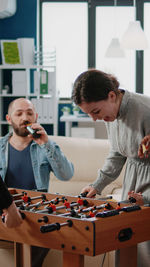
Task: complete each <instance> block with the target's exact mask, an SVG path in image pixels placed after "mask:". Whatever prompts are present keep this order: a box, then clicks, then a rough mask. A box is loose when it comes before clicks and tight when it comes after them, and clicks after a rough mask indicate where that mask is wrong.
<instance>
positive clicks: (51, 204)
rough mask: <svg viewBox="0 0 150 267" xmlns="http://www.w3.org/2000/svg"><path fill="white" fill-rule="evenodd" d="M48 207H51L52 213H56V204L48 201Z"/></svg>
mask: <svg viewBox="0 0 150 267" xmlns="http://www.w3.org/2000/svg"><path fill="white" fill-rule="evenodd" d="M49 208H51V209H52V213H56V205H55V204H53V203H50V205H49Z"/></svg>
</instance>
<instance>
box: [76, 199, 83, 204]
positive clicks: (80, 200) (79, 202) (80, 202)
mask: <svg viewBox="0 0 150 267" xmlns="http://www.w3.org/2000/svg"><path fill="white" fill-rule="evenodd" d="M77 203H78V204H79V205H80V206H83V199H81V198H80V197H78V200H77Z"/></svg>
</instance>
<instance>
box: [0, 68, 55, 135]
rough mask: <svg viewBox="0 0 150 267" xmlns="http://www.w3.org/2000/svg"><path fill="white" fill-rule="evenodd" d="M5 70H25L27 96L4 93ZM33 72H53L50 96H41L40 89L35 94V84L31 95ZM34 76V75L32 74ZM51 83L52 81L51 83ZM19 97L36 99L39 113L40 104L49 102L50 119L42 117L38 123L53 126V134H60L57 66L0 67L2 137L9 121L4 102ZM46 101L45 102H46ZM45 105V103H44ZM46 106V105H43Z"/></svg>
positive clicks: (0, 129) (0, 125) (0, 131)
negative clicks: (5, 115) (3, 129)
mask: <svg viewBox="0 0 150 267" xmlns="http://www.w3.org/2000/svg"><path fill="white" fill-rule="evenodd" d="M4 70H11V71H14V70H24V71H25V73H26V92H25V94H13V91H12V93H5V94H3V93H2V88H3V86H4V84H3V71H4ZM31 70H36V71H39V72H40V70H48V71H50V72H53V75H54V76H53V79H54V80H53V87H51V89H50V93H48V94H40V88H39V92H36V93H35V87H34V84H33V91H34V92H33V93H31V84H30V81H31ZM32 75H33V74H32ZM49 83H51V81H49ZM19 97H25V98H28V99H30V100H31V101H34V99H37V105H36V111H37V112H38V113H39V110H38V107H39V102H40V101H42V100H41V99H43V101H47V106H49V108H50V113H51V114H50V117H49V118H48V119H47V118H45V119H43V118H42V117H41V118H39V119H38V122H39V123H40V124H43V125H44V124H47V125H53V134H54V135H57V134H58V93H57V90H56V66H44V65H30V66H25V65H8V66H7V65H0V136H1V135H2V127H3V125H7V124H8V123H7V121H6V120H5V119H4V109H3V107H4V101H6V98H9V99H10V98H19ZM44 99H45V100H44ZM43 104H44V102H43ZM43 106H44V105H43Z"/></svg>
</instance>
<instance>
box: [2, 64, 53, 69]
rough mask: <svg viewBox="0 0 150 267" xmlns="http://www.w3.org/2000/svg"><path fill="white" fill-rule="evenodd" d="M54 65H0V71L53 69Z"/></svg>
mask: <svg viewBox="0 0 150 267" xmlns="http://www.w3.org/2000/svg"><path fill="white" fill-rule="evenodd" d="M54 67H55V65H54V66H53V65H50V66H48V65H47V66H44V65H29V66H27V65H0V69H43V68H54Z"/></svg>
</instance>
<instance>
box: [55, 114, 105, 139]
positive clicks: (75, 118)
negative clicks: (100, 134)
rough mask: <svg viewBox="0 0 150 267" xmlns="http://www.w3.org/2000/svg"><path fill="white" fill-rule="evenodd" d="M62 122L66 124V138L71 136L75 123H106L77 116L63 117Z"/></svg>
mask: <svg viewBox="0 0 150 267" xmlns="http://www.w3.org/2000/svg"><path fill="white" fill-rule="evenodd" d="M60 121H61V122H65V136H71V127H72V123H73V122H92V123H97V122H99V123H104V122H103V121H100V120H98V121H95V122H94V121H93V119H92V118H91V117H88V116H84V115H83V116H82V115H81V116H75V115H68V116H61V117H60Z"/></svg>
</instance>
